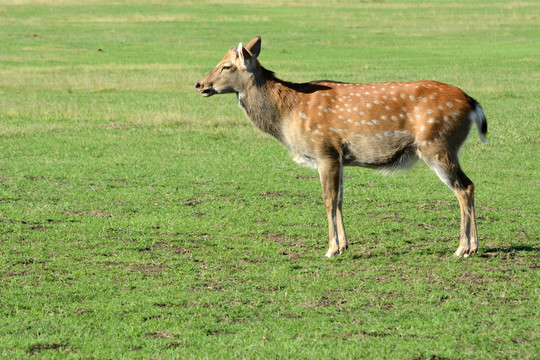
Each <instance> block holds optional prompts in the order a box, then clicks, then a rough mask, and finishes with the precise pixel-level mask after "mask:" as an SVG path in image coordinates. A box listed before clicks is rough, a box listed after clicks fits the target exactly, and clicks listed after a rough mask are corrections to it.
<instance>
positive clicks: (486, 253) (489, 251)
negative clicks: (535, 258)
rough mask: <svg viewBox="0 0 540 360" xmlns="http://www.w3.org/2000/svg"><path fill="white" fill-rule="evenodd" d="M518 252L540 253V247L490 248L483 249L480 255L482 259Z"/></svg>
mask: <svg viewBox="0 0 540 360" xmlns="http://www.w3.org/2000/svg"><path fill="white" fill-rule="evenodd" d="M516 252H531V253H540V248H539V247H533V246H529V245H514V246H508V247H488V248H484V249H481V252H480V253H479V254H478V256H480V257H493V256H496V255H497V254H507V255H509V254H513V253H516Z"/></svg>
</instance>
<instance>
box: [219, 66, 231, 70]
mask: <svg viewBox="0 0 540 360" xmlns="http://www.w3.org/2000/svg"><path fill="white" fill-rule="evenodd" d="M230 69H231V67H230V66H227V65H225V66H224V67H222V68H221V71H223V70H230Z"/></svg>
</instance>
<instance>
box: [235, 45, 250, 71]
mask: <svg viewBox="0 0 540 360" xmlns="http://www.w3.org/2000/svg"><path fill="white" fill-rule="evenodd" d="M237 52H238V60H239V61H240V64H241V65H243V66H244V67H245V68H247V69H249V68H251V65H252V64H253V56H252V55H251V54H250V53H249V51H247V50H246V49H245V48H244V47H243V46H242V43H240V44H238V49H237Z"/></svg>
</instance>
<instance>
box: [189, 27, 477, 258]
mask: <svg viewBox="0 0 540 360" xmlns="http://www.w3.org/2000/svg"><path fill="white" fill-rule="evenodd" d="M260 52H261V37H260V36H256V37H254V38H253V39H252V40H251V41H250V42H249V43H248V44H247V45H246V46H245V47H244V46H243V45H242V43H240V44H239V45H238V46H237V47H232V48H231V49H230V50H229V51H228V53H227V54H226V55H225V57H224V58H223V60H221V61H220V62H219V63H218V64H217V65H216V66H215V67H214V69H213V70H212V71H210V72H209V73H208V74H207V75H206V76H205V77H203V78H202V79H201V80H200V81H199V82H197V84H196V85H195V88H196V89H197V91H198V92H199V93H200V95H202V96H203V97H210V96H212V95H217V94H229V93H234V94H236V96H237V100H238V104H239V106H240V108H242V109H243V110H244V112H245V113H246V115H247V116H248V117H249V119H250V120H251V121H252V123H253V124H254V126H255V127H256V128H258V129H260V130H261V131H262V132H264V133H266V134H269V135H270V136H272V137H274V138H276V139H277V140H278V141H279V142H281V143H282V144H283V145H284V146H285V147H286V148H287V149H289V151H290V152H291V154H292V157H293V159H294V160H295V161H296V162H298V163H300V164H302V165H306V166H309V167H312V168H313V169H316V170H318V172H319V176H320V181H321V185H322V197H323V202H324V206H325V209H326V213H327V216H328V228H329V236H328V238H329V246H328V251H327V252H326V255H325V256H326V257H328V258H331V257H333V256H335V255H340V254H343V253H344V252H345V250H346V249H347V248H348V245H349V241H348V239H347V235H346V232H345V226H344V223H343V212H342V206H343V188H344V187H343V177H344V170H343V169H344V167H345V166H360V167H365V168H371V169H375V170H380V171H382V172H397V171H399V170H404V169H408V168H410V167H411V166H412V165H414V164H415V163H416V162H417V161H418V160H419V159H422V160H423V161H424V162H425V163H426V164H427V165H428V166H429V167H430V168H431V169H432V170H433V171H434V172H435V173H436V174H437V176H438V177H439V178H440V179H441V180H442V182H443V183H444V184H446V185H447V186H448V187H449V188H450V189H451V190H452V191H453V192H454V194H455V196H456V197H457V200H458V202H459V205H460V210H461V232H460V242H459V247H458V248H457V250H456V251H455V253H454V256H456V257H468V256H469V255H472V254H474V253H476V252H477V250H478V234H477V228H476V215H475V208H474V184H473V182H472V181H471V180H470V179H469V178H468V177H467V175H465V173H464V172H463V170H462V169H461V166H460V164H459V160H458V152H459V150H460V148H461V146H462V144H463V143H464V141H465V140H466V138H467V137H468V135H469V132H470V130H471V128H472V125H473V123H474V124H475V125H476V126H477V128H478V134H479V137H480V140H481V141H482V142H486V141H487V140H486V135H487V120H486V117H485V115H484V112H483V110H482V107H481V106H480V104H479V103H478V102H477V101H476V100H475V99H473V98H472V97H470V96H469V95H467V94H466V93H465V92H464V91H463V90H461V89H459V88H457V87H454V86H452V85H448V84H444V83H441V82H437V81H433V80H423V81H416V82H387V83H376V84H362V83H358V84H355V83H345V82H339V81H330V80H319V81H311V82H307V83H293V82H288V81H283V80H280V79H278V78H277V77H276V76H275V74H274V72H272V71H270V70H267V69H266V68H264V67H263V66H262V65H261V64H260V62H259V60H258V58H259V54H260Z"/></svg>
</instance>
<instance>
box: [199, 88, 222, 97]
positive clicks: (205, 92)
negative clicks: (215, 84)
mask: <svg viewBox="0 0 540 360" xmlns="http://www.w3.org/2000/svg"><path fill="white" fill-rule="evenodd" d="M200 93H201V96H202V97H210V96H212V95H215V94H217V93H218V92H217V91H216V90H215V89H214V88H209V89H204V90H201V92H200Z"/></svg>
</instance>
